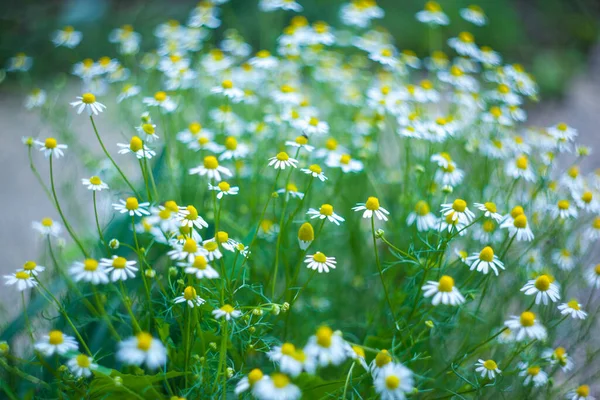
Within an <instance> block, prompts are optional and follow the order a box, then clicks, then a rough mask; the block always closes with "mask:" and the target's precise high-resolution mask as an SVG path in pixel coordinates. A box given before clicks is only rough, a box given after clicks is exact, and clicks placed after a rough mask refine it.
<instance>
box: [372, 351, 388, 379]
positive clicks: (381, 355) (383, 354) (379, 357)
mask: <svg viewBox="0 0 600 400" xmlns="http://www.w3.org/2000/svg"><path fill="white" fill-rule="evenodd" d="M390 363H392V355H391V354H390V352H389V351H387V350H386V349H383V350H381V351H379V352H378V353H377V354H376V355H375V358H373V360H372V361H371V364H369V372H370V373H371V375H372V376H373V379H376V378H377V376H378V375H379V373H380V372H381V370H382V369H383V368H385V367H386V366H388V365H389V364H390Z"/></svg>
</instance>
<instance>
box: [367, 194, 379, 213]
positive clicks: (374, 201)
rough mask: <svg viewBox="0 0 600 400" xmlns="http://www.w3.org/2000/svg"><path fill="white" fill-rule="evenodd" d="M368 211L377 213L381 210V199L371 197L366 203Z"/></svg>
mask: <svg viewBox="0 0 600 400" xmlns="http://www.w3.org/2000/svg"><path fill="white" fill-rule="evenodd" d="M365 207H366V208H367V210H371V211H376V210H379V199H378V198H377V197H373V196H371V197H369V198H368V199H367V202H366V203H365Z"/></svg>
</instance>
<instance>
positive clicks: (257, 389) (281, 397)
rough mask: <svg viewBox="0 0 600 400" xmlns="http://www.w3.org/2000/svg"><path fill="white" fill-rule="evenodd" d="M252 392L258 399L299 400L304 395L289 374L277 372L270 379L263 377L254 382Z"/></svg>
mask: <svg viewBox="0 0 600 400" xmlns="http://www.w3.org/2000/svg"><path fill="white" fill-rule="evenodd" d="M252 394H253V395H254V397H256V398H257V399H258V400H297V399H299V398H300V397H302V392H301V391H300V388H298V386H296V385H294V384H293V383H292V382H291V380H290V378H288V376H287V375H284V374H282V373H279V372H276V373H274V374H272V375H271V376H270V378H269V379H264V378H263V379H261V380H259V381H258V382H256V383H255V384H254V387H253V388H252Z"/></svg>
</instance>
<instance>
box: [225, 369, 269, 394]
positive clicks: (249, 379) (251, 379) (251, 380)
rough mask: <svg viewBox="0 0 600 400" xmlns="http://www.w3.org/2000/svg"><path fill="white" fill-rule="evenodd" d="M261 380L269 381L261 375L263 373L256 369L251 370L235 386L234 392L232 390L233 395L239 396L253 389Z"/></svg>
mask: <svg viewBox="0 0 600 400" xmlns="http://www.w3.org/2000/svg"><path fill="white" fill-rule="evenodd" d="M263 379H270V377H269V376H265V375H264V374H263V372H262V371H261V370H260V369H258V368H255V369H253V370H252V371H250V372H249V373H248V375H247V376H244V377H243V378H242V379H240V381H239V382H238V383H237V385H236V386H235V390H234V392H235V395H236V396H239V395H240V394H242V393H244V392H246V391H248V390H249V389H254V387H255V386H256V384H257V383H258V382H260V381H262V380H263Z"/></svg>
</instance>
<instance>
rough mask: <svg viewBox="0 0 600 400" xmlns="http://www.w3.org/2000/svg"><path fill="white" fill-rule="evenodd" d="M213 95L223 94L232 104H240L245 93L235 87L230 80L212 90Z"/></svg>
mask: <svg viewBox="0 0 600 400" xmlns="http://www.w3.org/2000/svg"><path fill="white" fill-rule="evenodd" d="M210 92H211V93H214V94H221V95H223V96H225V97H227V98H228V99H229V100H230V101H231V102H232V103H239V102H240V101H242V99H243V98H244V91H243V90H242V89H240V88H237V87H235V86H234V85H233V82H232V81H231V80H229V79H226V80H224V81H223V82H221V85H220V86H215V87H213V88H212V89H211V90H210Z"/></svg>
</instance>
